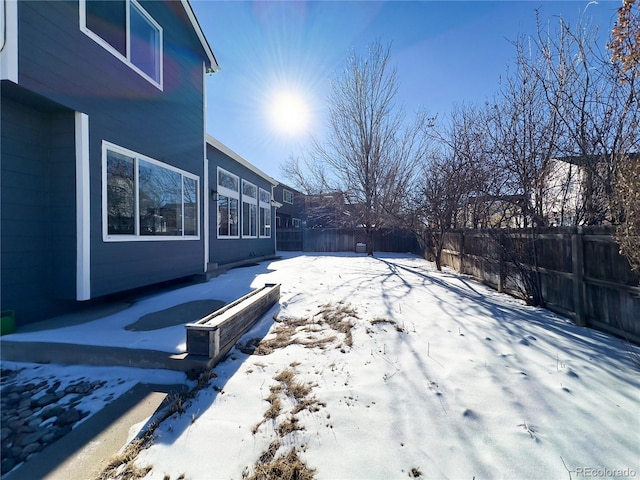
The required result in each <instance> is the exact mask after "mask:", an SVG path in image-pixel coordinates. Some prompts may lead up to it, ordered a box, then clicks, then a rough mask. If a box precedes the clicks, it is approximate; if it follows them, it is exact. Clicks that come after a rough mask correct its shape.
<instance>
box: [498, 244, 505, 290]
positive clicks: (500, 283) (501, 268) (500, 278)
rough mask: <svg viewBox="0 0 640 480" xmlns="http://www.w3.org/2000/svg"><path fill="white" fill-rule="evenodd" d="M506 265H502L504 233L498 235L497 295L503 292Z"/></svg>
mask: <svg viewBox="0 0 640 480" xmlns="http://www.w3.org/2000/svg"><path fill="white" fill-rule="evenodd" d="M505 273H506V265H505V263H504V233H502V232H500V233H499V234H498V293H502V292H504V280H505V276H506V275H505Z"/></svg>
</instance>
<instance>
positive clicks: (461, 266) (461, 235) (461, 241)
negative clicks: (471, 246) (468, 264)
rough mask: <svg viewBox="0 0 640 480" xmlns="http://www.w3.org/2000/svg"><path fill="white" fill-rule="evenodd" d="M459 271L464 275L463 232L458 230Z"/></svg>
mask: <svg viewBox="0 0 640 480" xmlns="http://www.w3.org/2000/svg"><path fill="white" fill-rule="evenodd" d="M459 250H460V273H461V274H463V275H464V232H463V231H461V232H460V248H459Z"/></svg>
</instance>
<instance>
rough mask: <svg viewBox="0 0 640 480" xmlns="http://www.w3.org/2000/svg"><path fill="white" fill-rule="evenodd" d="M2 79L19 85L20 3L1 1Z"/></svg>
mask: <svg viewBox="0 0 640 480" xmlns="http://www.w3.org/2000/svg"><path fill="white" fill-rule="evenodd" d="M0 9H2V12H0V15H1V16H2V17H1V20H2V22H0V23H2V24H3V25H1V27H2V30H0V35H2V42H1V45H0V47H1V48H0V79H2V80H10V81H12V82H13V83H18V1H17V0H0Z"/></svg>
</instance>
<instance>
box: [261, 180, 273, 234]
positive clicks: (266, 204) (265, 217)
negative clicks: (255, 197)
mask: <svg viewBox="0 0 640 480" xmlns="http://www.w3.org/2000/svg"><path fill="white" fill-rule="evenodd" d="M259 206H260V236H261V237H270V236H271V194H270V193H269V192H267V191H266V190H263V189H260V205H259Z"/></svg>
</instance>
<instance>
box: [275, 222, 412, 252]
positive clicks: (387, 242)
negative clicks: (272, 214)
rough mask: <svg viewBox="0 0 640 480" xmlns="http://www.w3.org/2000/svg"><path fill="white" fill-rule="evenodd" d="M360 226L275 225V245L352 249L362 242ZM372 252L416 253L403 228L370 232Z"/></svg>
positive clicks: (308, 249) (318, 249)
mask: <svg viewBox="0 0 640 480" xmlns="http://www.w3.org/2000/svg"><path fill="white" fill-rule="evenodd" d="M366 241H367V240H366V235H365V232H364V230H363V229H361V228H286V229H282V228H279V229H277V230H276V248H277V249H278V250H281V251H294V252H354V251H355V250H356V245H357V244H358V243H366ZM373 248H374V250H375V251H376V252H401V253H408V252H411V253H418V252H419V251H420V249H419V247H418V242H417V240H416V238H415V236H414V235H413V234H412V233H411V232H409V231H404V230H379V231H376V232H375V234H374V241H373Z"/></svg>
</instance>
